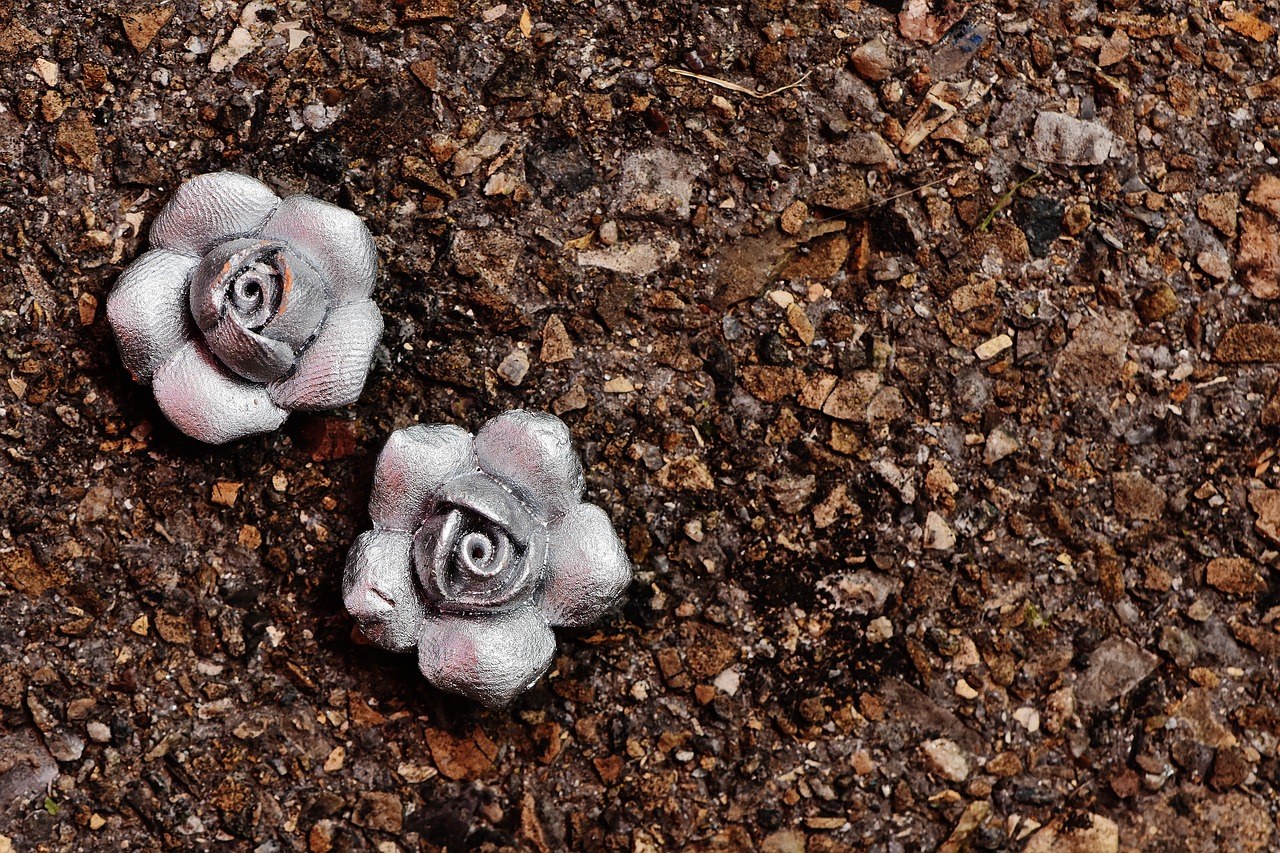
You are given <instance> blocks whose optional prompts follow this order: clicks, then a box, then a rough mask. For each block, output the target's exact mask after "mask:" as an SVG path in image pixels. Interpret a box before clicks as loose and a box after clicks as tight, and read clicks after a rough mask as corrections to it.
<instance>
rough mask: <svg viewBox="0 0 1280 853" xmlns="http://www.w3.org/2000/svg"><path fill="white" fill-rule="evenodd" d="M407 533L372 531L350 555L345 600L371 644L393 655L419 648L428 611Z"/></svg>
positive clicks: (344, 586) (366, 533)
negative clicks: (412, 560) (412, 562)
mask: <svg viewBox="0 0 1280 853" xmlns="http://www.w3.org/2000/svg"><path fill="white" fill-rule="evenodd" d="M411 543H412V539H411V537H410V536H409V535H408V534H407V533H396V532H392V531H387V530H368V531H365V532H364V533H362V534H360V536H359V538H357V539H356V541H355V544H354V545H352V546H351V550H350V551H349V552H348V553H347V568H346V572H345V573H344V575H343V578H342V601H343V603H344V604H346V606H347V612H348V613H350V614H351V616H352V617H353V618H354V619H355V620H356V624H357V625H359V626H360V631H361V633H363V634H364V635H365V636H366V637H367V638H369V641H370V642H372V643H374V644H375V645H378V646H381V647H382V648H384V649H390V650H391V651H393V652H407V651H409V650H410V649H412V648H413V647H414V646H416V645H417V644H418V634H419V633H420V632H421V631H422V622H423V619H424V618H425V611H424V609H423V606H422V598H421V596H420V595H419V593H418V589H417V585H416V584H415V583H414V580H413V567H412V565H411V564H410V559H409V548H410V545H411Z"/></svg>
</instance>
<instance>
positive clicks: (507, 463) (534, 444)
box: [476, 410, 583, 520]
mask: <svg viewBox="0 0 1280 853" xmlns="http://www.w3.org/2000/svg"><path fill="white" fill-rule="evenodd" d="M476 458H477V459H479V460H480V467H481V468H483V469H484V470H485V471H487V472H488V473H489V474H491V475H492V476H493V477H495V478H496V479H498V480H501V481H502V482H503V483H504V484H505V485H507V486H508V487H510V488H511V490H512V491H513V492H515V493H516V495H517V496H519V497H520V499H521V500H523V501H525V502H526V503H527V504H528V505H529V506H530V508H531V509H533V510H534V511H535V512H537V513H539V514H540V515H541V516H542V517H543V518H545V519H548V520H554V519H556V518H559V517H560V516H561V515H563V514H564V513H566V512H568V511H569V510H570V509H572V508H573V507H574V506H575V505H576V504H577V503H578V501H579V500H580V499H581V497H582V488H583V482H582V463H581V462H580V461H579V460H578V454H577V452H576V451H574V449H573V443H572V441H571V439H570V436H569V428H568V427H567V426H565V425H564V421H562V420H560V419H559V418H557V417H555V416H554V415H549V414H547V413H545V412H528V411H522V410H516V411H511V412H505V413H503V414H501V415H498V416H497V417H496V418H493V419H492V420H490V421H489V422H488V423H486V424H485V425H484V426H482V427H481V428H480V432H478V433H476Z"/></svg>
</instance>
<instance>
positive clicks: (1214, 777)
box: [1209, 746, 1253, 791]
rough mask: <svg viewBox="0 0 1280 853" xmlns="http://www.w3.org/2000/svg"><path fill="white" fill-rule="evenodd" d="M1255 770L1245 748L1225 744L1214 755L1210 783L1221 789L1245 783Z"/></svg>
mask: <svg viewBox="0 0 1280 853" xmlns="http://www.w3.org/2000/svg"><path fill="white" fill-rule="evenodd" d="M1252 772H1253V765H1252V764H1250V763H1249V760H1248V759H1247V758H1245V755H1244V750H1242V749H1240V748H1239V747H1237V746H1225V747H1223V748H1221V749H1219V750H1218V752H1217V753H1216V754H1215V755H1214V757H1213V770H1212V772H1211V773H1210V775H1209V784H1210V785H1212V786H1213V787H1215V788H1217V789H1218V790H1219V791H1225V790H1227V789H1228V788H1234V787H1236V786H1238V785H1242V784H1244V782H1245V780H1246V779H1248V778H1249V774H1250V773H1252Z"/></svg>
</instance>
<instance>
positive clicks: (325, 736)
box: [0, 0, 1280, 853]
mask: <svg viewBox="0 0 1280 853" xmlns="http://www.w3.org/2000/svg"><path fill="white" fill-rule="evenodd" d="M965 11H966V10H965V8H964V6H963V4H954V3H952V4H941V3H939V4H936V5H932V6H931V5H930V4H929V3H926V2H922V0H911V2H909V3H907V4H906V8H905V9H903V8H902V7H901V6H900V5H899V4H895V3H889V2H884V3H871V2H860V0H847V2H836V0H823V2H803V3H798V4H792V3H784V2H781V0H747V2H742V3H737V2H732V3H718V2H704V3H692V2H684V0H677V2H669V3H649V2H639V0H615V2H608V1H607V0H596V2H585V3H564V2H542V3H538V2H534V3H531V4H530V5H529V6H528V7H527V8H526V7H524V6H522V5H520V4H519V3H509V4H507V5H500V4H498V3H497V2H487V0H486V2H480V3H475V2H472V0H396V2H394V3H392V2H375V0H325V2H316V3H312V4H308V3H302V2H278V3H269V2H259V0H254V2H250V3H248V4H247V5H243V6H242V5H240V4H239V3H236V2H224V0H202V2H198V3H197V2H195V0H175V2H172V3H169V4H164V5H159V6H155V7H144V6H135V5H134V4H132V3H125V2H120V3H111V4H107V3H97V2H89V3H78V2H66V1H65V0H63V2H52V3H36V2H23V1H22V0H17V2H12V3H8V4H4V5H3V8H0V161H2V162H3V163H4V164H5V168H4V169H3V170H2V173H0V234H3V235H4V240H3V246H2V247H0V251H3V253H4V262H3V264H0V335H2V337H3V350H2V353H0V363H2V366H3V371H4V374H5V382H4V383H3V389H0V431H2V432H3V435H4V440H3V448H4V452H3V454H0V512H2V515H0V599H2V601H0V608H2V609H0V660H2V661H3V663H0V809H3V812H0V836H3V837H0V850H8V849H9V848H10V846H11V847H12V848H13V849H16V850H24V851H25V850H95V851H96V850H111V849H124V848H126V847H128V848H130V849H135V850H137V849H141V850H155V849H181V850H201V849H220V850H221V849H232V850H258V851H275V850H290V851H292V850H309V851H316V853H321V851H330V850H333V851H345V850H377V851H388V853H389V851H401V850H404V851H408V850H418V849H427V850H438V849H443V848H445V847H447V848H448V849H449V850H451V851H454V850H469V849H484V850H495V849H512V848H514V849H521V850H536V851H546V850H560V849H574V850H628V851H651V850H661V849H693V850H749V849H759V850H765V851H802V850H803V851H810V853H818V852H819V851H840V850H874V851H912V850H933V849H940V850H945V851H962V850H1010V851H1019V850H1025V851H1041V853H1043V851H1066V853H1071V851H1077V850H1080V851H1084V850H1088V851H1103V853H1106V851H1114V850H1116V849H1117V848H1121V849H1125V850H1145V851H1209V850H1212V851H1219V850H1221V851H1257V850H1274V849H1277V847H1278V846H1280V840H1278V839H1280V833H1278V832H1277V828H1276V818H1277V810H1278V808H1280V797H1278V796H1277V786H1278V785H1280V760H1278V758H1277V745H1278V744H1280V707H1278V706H1277V693H1278V692H1280V691H1278V687H1277V685H1278V683H1280V682H1278V681H1277V660H1278V659H1280V633H1277V628H1278V627H1280V595H1278V592H1280V576H1277V574H1276V571H1275V564H1276V562H1277V560H1278V559H1280V554H1278V552H1277V549H1280V472H1278V471H1277V470H1276V467H1275V466H1276V464H1277V457H1276V454H1275V443H1276V430H1277V427H1278V426H1280V398H1278V397H1276V396H1274V391H1275V386H1276V369H1275V367H1274V365H1275V364H1276V363H1280V308H1278V307H1277V304H1276V302H1275V301H1274V300H1276V299H1277V297H1280V179H1277V177H1276V176H1277V175H1280V167H1278V166H1277V155H1280V78H1277V77H1275V75H1276V74H1277V73H1280V63H1278V62H1277V36H1276V32H1275V30H1274V29H1273V28H1272V26H1271V23H1268V22H1275V21H1277V18H1278V17H1280V3H1277V2H1275V0H1267V2H1258V0H1238V2H1237V3H1235V4H1231V3H1207V2H1190V3H1174V2H1135V0H1115V2H1105V0H1099V2H1091V0H1082V2H1069V0H1052V2H1039V3H1029V2H1018V0H1004V2H1000V3H996V4H973V6H972V7H971V8H969V9H968V16H967V17H965V18H961V17H960V16H961V15H962V14H963V13H965ZM900 13H901V14H900ZM677 70H682V71H688V72H695V73H699V74H702V75H704V76H705V77H709V78H714V80H720V81H728V82H731V83H733V84H737V85H738V86H739V87H745V88H746V89H748V90H750V92H752V93H757V94H761V93H766V92H770V91H772V90H776V89H778V88H779V87H784V86H788V85H789V84H792V83H796V82H797V81H800V84H799V85H798V86H796V87H794V88H790V89H786V90H784V91H781V92H777V93H774V94H769V95H768V96H766V97H753V96H752V95H749V94H744V93H743V92H742V91H739V90H737V89H732V88H725V87H724V86H721V85H718V84H717V83H715V82H713V81H711V80H706V79H699V78H696V77H689V76H683V75H680V74H677V73H676V71H677ZM219 169H236V170H240V171H244V172H247V173H250V174H254V175H256V176H258V177H261V178H262V179H263V180H265V181H267V182H268V183H269V184H271V185H272V186H273V188H275V189H277V190H278V191H281V192H291V191H305V192H308V193H311V194H313V195H316V196H319V197H322V198H325V199H329V200H332V201H335V202H337V203H340V204H343V205H346V206H348V207H351V208H353V209H355V210H356V211H358V212H359V213H360V214H361V215H362V216H363V217H364V218H365V219H366V221H367V222H368V224H369V227H370V228H371V229H372V231H373V232H374V233H375V235H377V240H378V243H379V247H380V249H381V252H382V256H383V259H384V281H383V283H382V284H381V285H380V288H379V290H378V292H377V294H376V298H377V300H378V302H379V304H380V305H381V306H382V308H383V311H384V313H385V316H386V318H387V333H386V336H385V339H384V344H385V346H384V347H383V348H382V349H381V350H380V352H379V354H378V356H377V360H376V363H375V367H374V371H373V373H372V375H371V378H370V381H369V383H368V386H367V387H366V391H365V394H364V397H363V398H362V399H361V401H360V402H359V404H357V405H355V406H353V407H351V408H350V409H349V410H345V411H339V412H335V413H332V414H331V415H327V416H311V417H295V418H294V419H292V420H291V421H290V422H289V424H288V425H287V426H286V428H285V429H284V431H282V432H280V433H278V434H274V435H269V436H265V437H261V438H257V439H252V440H247V441H244V442H241V443H240V444H238V445H236V446H234V447H230V448H223V449H210V448H208V447H205V446H201V445H199V444H197V443H195V442H192V441H190V440H187V439H185V438H183V437H182V436H181V435H180V434H178V433H177V432H176V431H175V430H174V429H172V428H171V427H170V426H168V425H167V424H166V423H165V422H164V420H163V418H162V417H161V416H160V415H159V413H158V410H157V409H156V407H155V405H154V403H153V401H152V398H151V395H150V393H149V391H148V390H147V389H145V388H141V387H138V386H136V385H134V384H133V383H132V382H131V381H130V378H129V376H128V375H127V374H126V372H125V371H124V370H123V368H122V367H121V366H120V362H119V359H118V357H117V355H116V352H115V348H114V344H113V341H112V338H111V333H110V330H109V329H108V327H107V325H106V323H105V318H104V312H103V305H104V303H105V298H106V295H107V294H108V293H109V291H110V287H111V284H112V282H113V280H114V279H115V277H116V276H117V275H119V273H120V271H121V270H122V269H123V268H124V266H125V265H126V264H127V263H128V262H129V261H130V260H131V259H132V258H134V257H135V256H137V255H138V254H139V253H140V252H141V251H142V250H143V249H144V248H145V235H146V229H147V226H148V224H149V222H150V221H151V219H152V217H153V216H154V215H155V213H156V211H157V210H158V209H159V207H160V206H161V205H162V203H163V200H164V199H165V197H166V196H167V194H168V193H169V192H171V191H172V190H173V188H174V187H175V186H176V185H177V184H178V183H179V182H180V181H181V180H182V179H183V178H184V177H187V176H189V175H191V174H197V173H202V172H207V171H214V170H219ZM526 365H527V372H526ZM516 406H528V407H536V408H544V409H551V410H554V411H556V412H557V413H560V414H562V415H563V417H564V418H565V419H566V420H567V422H568V423H569V424H570V427H571V429H572V431H573V433H574V435H575V437H576V439H577V441H578V442H579V444H580V446H581V449H582V452H583V455H584V458H585V462H586V466H587V471H588V473H587V480H588V491H589V497H590V499H592V500H594V501H596V502H598V503H601V504H603V505H605V506H607V507H609V508H610V511H611V513H612V515H613V518H614V520H615V521H616V523H617V525H618V528H619V530H620V531H621V532H622V534H623V537H624V539H625V540H626V541H627V542H628V546H629V550H630V553H631V555H632V558H633V559H634V561H635V564H636V567H637V579H636V582H635V584H634V585H633V587H632V588H631V590H630V595H629V598H628V601H627V603H626V604H625V606H623V607H621V608H619V609H618V610H617V611H616V612H614V613H613V614H611V616H610V617H609V618H608V619H607V620H606V621H605V622H603V623H602V624H601V625H600V626H598V628H596V629H594V630H587V631H583V632H579V633H577V634H576V635H564V636H562V637H561V649H560V656H559V657H558V659H557V661H556V665H555V667H554V670H553V672H552V674H551V675H550V676H549V677H548V678H547V679H545V680H544V681H543V682H542V683H541V684H540V685H539V686H538V687H537V688H536V689H535V690H533V691H532V692H531V693H529V694H528V695H526V696H525V697H523V698H521V699H520V700H519V701H518V702H517V703H516V705H515V706H514V707H512V708H509V709H507V710H502V711H485V710H482V709H481V708H479V707H478V706H475V705H473V704H471V703H469V702H467V701H464V700H460V699H455V698H452V697H447V696H444V695H441V694H439V693H437V692H435V691H433V690H432V689H431V688H430V687H429V686H427V685H426V683H425V682H424V681H423V680H422V679H421V677H420V676H419V675H418V674H417V672H416V670H415V668H414V665H413V661H412V659H411V657H409V656H404V657H397V656H394V655H390V654H386V653H382V652H380V651H378V650H376V649H373V648H371V647H369V646H367V645H362V644H361V643H360V641H359V638H358V637H356V636H353V632H352V623H351V621H350V619H349V618H348V617H347V616H346V615H345V613H344V612H343V610H342V607H341V603H340V590H339V585H340V572H341V565H342V561H343V558H344V554H345V552H346V549H347V547H348V545H349V544H350V542H351V541H352V539H353V538H354V536H355V535H356V534H357V533H358V532H359V531H360V530H362V529H364V528H365V527H366V526H367V524H368V521H367V517H366V514H365V505H366V501H367V498H368V492H369V472H370V467H371V462H372V460H373V458H374V455H375V454H376V452H377V450H378V448H379V447H380V445H381V442H382V441H383V440H384V439H385V437H386V436H387V435H388V433H389V432H390V431H391V430H393V429H395V428H397V427H401V426H405V425H408V424H411V423H414V422H418V421H422V422H440V421H444V422H451V423H459V424H462V425H464V426H467V427H469V428H475V427H476V426H478V425H479V424H480V423H481V422H482V421H483V420H484V419H485V418H487V417H488V416H490V415H492V414H494V413H497V412H499V411H502V410H504V409H507V408H510V407H516Z"/></svg>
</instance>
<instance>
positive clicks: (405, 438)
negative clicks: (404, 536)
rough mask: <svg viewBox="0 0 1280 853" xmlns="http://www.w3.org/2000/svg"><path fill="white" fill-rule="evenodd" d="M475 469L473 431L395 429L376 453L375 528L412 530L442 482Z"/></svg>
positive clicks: (372, 513) (371, 508)
mask: <svg viewBox="0 0 1280 853" xmlns="http://www.w3.org/2000/svg"><path fill="white" fill-rule="evenodd" d="M476 470H478V468H477V465H476V456H475V453H474V452H473V451H472V448H471V435H470V433H468V432H467V431H466V430H464V429H462V428H461V427H456V426H453V425H451V424H431V425H430V426H426V425H420V426H411V427H409V428H407V429H401V430H396V431H395V432H393V433H391V437H390V438H388V439H387V443H386V446H385V447H383V448H382V452H381V453H379V454H378V465H377V468H375V470H374V472H373V494H372V495H371V496H370V498H369V515H370V516H372V517H373V523H374V524H375V525H377V526H378V527H382V528H385V529H389V530H402V531H405V532H411V531H413V530H414V529H415V528H417V526H418V525H419V524H420V523H421V522H422V519H423V516H424V515H425V514H426V512H427V509H428V507H429V506H430V505H431V503H432V497H433V496H434V495H435V494H437V493H438V492H439V491H440V489H441V487H443V486H444V484H445V483H447V482H449V481H450V480H452V479H453V478H454V477H457V476H460V475H462V474H466V473H469V472H473V471H476Z"/></svg>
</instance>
